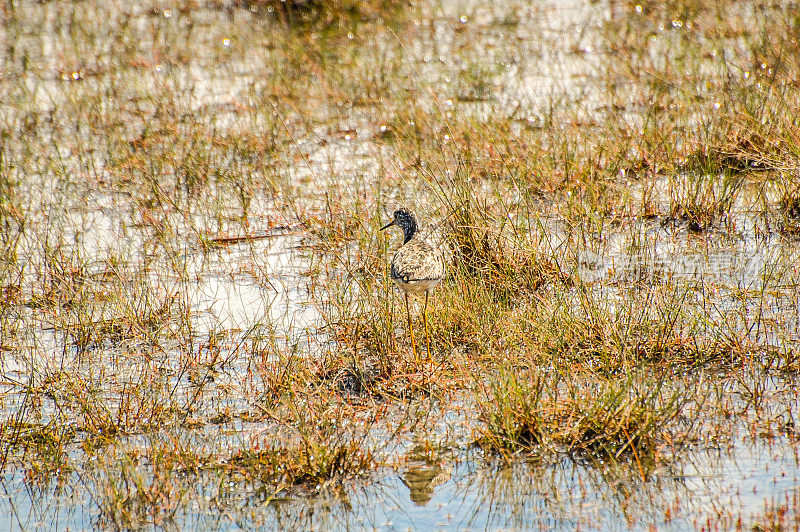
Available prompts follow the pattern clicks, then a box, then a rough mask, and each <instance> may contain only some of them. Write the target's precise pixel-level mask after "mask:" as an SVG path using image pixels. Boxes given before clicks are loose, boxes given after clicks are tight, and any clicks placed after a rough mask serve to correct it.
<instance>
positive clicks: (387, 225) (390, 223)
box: [381, 220, 394, 231]
mask: <svg viewBox="0 0 800 532" xmlns="http://www.w3.org/2000/svg"><path fill="white" fill-rule="evenodd" d="M393 225H394V220H392V221H391V222H389V223H388V224H386V225H384V226H383V227H381V231H383V230H384V229H386V228H387V227H391V226H393Z"/></svg>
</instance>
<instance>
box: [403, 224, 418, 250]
mask: <svg viewBox="0 0 800 532" xmlns="http://www.w3.org/2000/svg"><path fill="white" fill-rule="evenodd" d="M403 233H404V235H405V239H404V240H403V244H408V241H409V240H411V239H412V238H414V235H415V234H417V222H415V221H414V220H411V221H410V222H409V224H408V225H407V226H405V227H403Z"/></svg>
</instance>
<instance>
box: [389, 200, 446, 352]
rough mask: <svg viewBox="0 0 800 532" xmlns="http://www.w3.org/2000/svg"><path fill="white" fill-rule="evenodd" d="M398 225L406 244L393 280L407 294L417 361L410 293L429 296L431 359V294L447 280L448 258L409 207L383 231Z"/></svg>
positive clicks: (425, 309) (398, 256)
mask: <svg viewBox="0 0 800 532" xmlns="http://www.w3.org/2000/svg"><path fill="white" fill-rule="evenodd" d="M393 225H396V226H398V227H399V228H401V229H402V230H403V245H402V246H400V249H398V250H397V253H395V255H394V258H393V259H392V267H391V277H392V281H394V283H395V284H396V285H397V286H398V288H400V289H401V290H402V291H403V295H404V296H405V300H406V315H407V316H408V331H409V334H410V335H411V346H412V348H413V349H414V358H416V359H417V360H419V356H418V354H417V344H416V342H415V341H414V330H413V328H412V325H411V311H410V310H409V306H408V295H409V294H420V293H423V292H424V293H425V306H424V307H423V310H422V320H423V322H424V323H425V340H426V343H427V345H428V359H429V360H430V357H431V341H430V335H429V333H428V314H427V312H428V293H429V292H430V291H431V290H432V289H433V288H435V287H436V285H438V284H439V283H440V282H441V281H442V278H443V277H444V258H443V257H442V253H441V252H440V250H439V249H438V248H436V246H434V245H432V244H431V243H430V242H428V241H427V240H426V239H425V237H423V236H422V233H420V231H419V228H418V226H417V219H416V217H415V216H414V213H412V212H411V211H410V210H408V209H406V208H405V207H403V208H400V209H397V210H396V211H394V218H393V219H392V221H391V222H389V223H388V224H386V225H385V226H383V227H381V231H383V230H385V229H388V228H389V227H391V226H393Z"/></svg>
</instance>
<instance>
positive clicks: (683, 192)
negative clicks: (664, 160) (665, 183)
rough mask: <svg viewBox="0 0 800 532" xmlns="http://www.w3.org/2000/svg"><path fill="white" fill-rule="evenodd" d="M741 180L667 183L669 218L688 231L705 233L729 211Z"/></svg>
mask: <svg viewBox="0 0 800 532" xmlns="http://www.w3.org/2000/svg"><path fill="white" fill-rule="evenodd" d="M742 183H743V179H742V178H741V176H735V175H731V174H728V175H723V177H722V178H720V177H718V176H712V175H683V176H677V177H675V178H672V179H671V180H670V187H669V197H670V208H669V218H668V219H671V220H680V221H682V222H685V223H686V224H687V227H688V229H689V230H690V231H695V232H699V231H706V230H708V229H711V228H712V227H713V226H714V225H715V224H716V223H717V222H719V221H720V220H725V219H726V217H727V216H728V215H729V214H730V213H731V212H732V211H733V207H734V203H735V201H736V196H737V193H738V192H739V190H740V188H741V186H742Z"/></svg>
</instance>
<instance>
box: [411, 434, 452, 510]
mask: <svg viewBox="0 0 800 532" xmlns="http://www.w3.org/2000/svg"><path fill="white" fill-rule="evenodd" d="M406 460H407V464H408V465H407V467H406V471H405V473H404V474H403V475H401V477H400V480H402V481H403V484H405V485H406V487H407V488H408V491H409V494H408V496H409V498H410V499H411V501H412V502H413V503H414V504H416V505H417V506H425V505H426V504H428V503H429V502H430V500H431V498H432V497H433V490H434V488H436V486H441V485H442V484H444V483H445V482H447V481H448V480H450V475H451V473H452V471H453V466H452V465H450V464H446V463H445V461H444V460H443V459H442V458H441V457H440V456H438V454H437V453H436V451H435V450H433V449H431V447H430V445H425V444H417V445H415V446H414V447H413V448H412V449H411V450H410V451H408V453H407V454H406Z"/></svg>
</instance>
